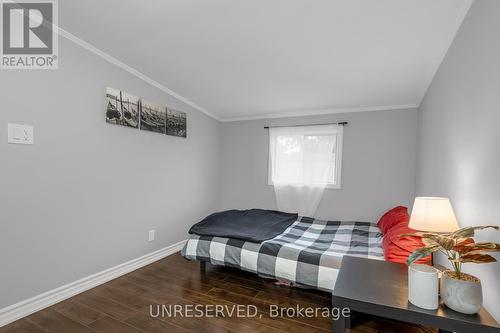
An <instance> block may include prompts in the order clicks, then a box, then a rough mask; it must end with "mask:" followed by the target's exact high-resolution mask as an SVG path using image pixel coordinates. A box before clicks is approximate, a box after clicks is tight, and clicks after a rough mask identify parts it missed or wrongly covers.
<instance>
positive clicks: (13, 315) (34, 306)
mask: <svg viewBox="0 0 500 333" xmlns="http://www.w3.org/2000/svg"><path fill="white" fill-rule="evenodd" d="M186 241H187V240H183V241H180V242H178V243H175V244H172V245H170V246H167V247H165V248H163V249H160V250H157V251H154V252H151V253H149V254H146V255H144V256H142V257H139V258H136V259H132V260H130V261H127V262H125V263H123V264H120V265H117V266H115V267H111V268H108V269H106V270H104V271H102V272H99V273H96V274H93V275H90V276H87V277H85V278H83V279H80V280H78V281H74V282H71V283H69V284H67V285H64V286H62V287H59V288H56V289H54V290H50V291H48V292H45V293H43V294H40V295H38V296H35V297H32V298H30V299H27V300H24V301H21V302H19V303H16V304H13V305H10V306H8V307H6V308H3V309H0V327H2V326H4V325H7V324H9V323H11V322H14V321H16V320H18V319H21V318H23V317H26V316H28V315H30V314H32V313H34V312H36V311H40V310H42V309H44V308H46V307H49V306H51V305H54V304H56V303H58V302H61V301H63V300H65V299H68V298H70V297H73V296H75V295H77V294H79V293H82V292H84V291H86V290H89V289H91V288H94V287H96V286H98V285H101V284H103V283H106V282H108V281H110V280H113V279H116V278H117V277H120V276H122V275H124V274H127V273H129V272H132V271H134V270H136V269H139V268H141V267H143V266H146V265H149V264H151V263H153V262H155V261H157V260H160V259H162V258H165V257H167V256H169V255H171V254H174V253H175V252H178V251H180V250H181V249H182V247H183V246H184V244H185V243H186Z"/></svg>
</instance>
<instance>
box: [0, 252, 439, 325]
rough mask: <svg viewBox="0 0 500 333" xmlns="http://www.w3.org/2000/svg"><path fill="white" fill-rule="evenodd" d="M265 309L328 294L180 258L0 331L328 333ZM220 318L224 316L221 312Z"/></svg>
mask: <svg viewBox="0 0 500 333" xmlns="http://www.w3.org/2000/svg"><path fill="white" fill-rule="evenodd" d="M158 304H159V305H169V304H172V305H174V304H180V305H187V306H189V305H191V306H193V305H197V304H202V305H229V306H232V305H233V304H244V305H252V306H254V307H255V308H256V309H257V310H258V312H259V315H258V316H256V317H255V318H237V317H236V315H234V314H233V316H232V317H230V318H228V317H225V318H223V317H218V318H186V317H181V316H175V317H166V316H164V317H153V316H151V315H150V311H151V308H150V306H151V305H153V313H154V314H155V312H156V310H155V309H156V305H158ZM270 304H276V305H279V306H280V307H297V305H298V306H301V307H314V308H321V307H329V306H330V295H329V294H328V293H323V292H318V291H311V290H303V289H298V288H290V287H286V286H276V285H274V283H273V282H272V281H269V280H266V279H262V278H259V277H257V276H256V275H254V274H250V273H246V272H242V271H239V270H235V269H228V268H224V267H215V266H211V265H207V269H206V272H205V273H201V272H200V269H199V263H198V262H189V261H187V260H185V259H184V258H182V257H181V256H180V254H178V253H177V254H174V255H172V256H170V257H167V258H165V259H162V260H160V261H157V262H155V263H153V264H151V265H149V266H146V267H143V268H141V269H138V270H136V271H134V272H132V273H129V274H127V275H124V276H122V277H120V278H117V279H115V280H113V281H110V282H108V283H106V284H104V285H101V286H99V287H96V288H94V289H91V290H89V291H86V292H84V293H82V294H79V295H77V296H75V297H72V298H70V299H68V300H66V301H63V302H61V303H58V304H56V305H54V306H51V307H50V308H47V309H44V310H41V311H39V312H37V313H34V314H32V315H30V316H28V317H25V318H23V319H21V320H18V321H16V322H14V323H12V324H10V325H7V326H4V327H2V328H0V333H7V332H8V333H20V332H34V333H38V332H45V333H47V332H51V333H73V332H74V333H80V332H81V333H85V332H113V333H115V332H116V333H128V332H130V333H136V332H142V333H144V332H301V333H302V332H306V333H307V332H328V331H331V327H332V323H331V319H329V318H323V317H321V316H320V317H317V318H302V317H298V316H296V317H292V318H289V317H286V318H283V317H279V318H271V316H270V312H269V311H270V308H269V305H270ZM226 316H227V313H226ZM352 332H359V333H361V332H364V333H376V332H388V333H389V332H391V333H392V332H409V333H422V332H433V331H432V330H430V329H426V328H422V327H416V326H410V325H406V324H403V323H397V322H394V321H388V320H384V319H380V318H373V317H360V316H357V317H356V320H355V322H354V327H353V329H352Z"/></svg>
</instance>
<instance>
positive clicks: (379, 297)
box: [332, 256, 500, 333]
mask: <svg viewBox="0 0 500 333" xmlns="http://www.w3.org/2000/svg"><path fill="white" fill-rule="evenodd" d="M332 304H333V306H334V307H340V308H344V307H347V308H350V309H351V311H352V312H361V313H365V314H369V315H374V316H379V317H383V318H390V319H395V320H400V321H404V322H408V323H413V324H419V325H424V326H430V327H434V328H437V329H439V330H440V332H459V333H466V332H474V333H475V332H485V333H489V332H496V333H499V332H500V326H499V325H498V323H497V322H496V321H495V319H494V318H493V317H492V316H491V315H490V314H489V313H488V312H487V311H486V310H484V309H481V311H480V312H479V313H478V314H476V315H466V314H462V313H458V312H456V311H453V310H451V309H449V308H447V307H446V306H445V305H444V304H440V306H439V308H438V309H437V310H425V309H422V308H419V307H417V306H415V305H413V304H411V303H410V302H409V301H408V267H407V266H406V265H403V264H395V263H391V262H387V261H382V260H372V259H366V258H357V257H349V256H345V257H344V258H343V260H342V264H341V266H340V271H339V275H338V277H337V282H336V284H335V288H334V290H333V293H332ZM333 323H334V324H333V330H334V333H341V332H345V331H346V328H348V327H349V326H350V318H344V317H341V318H340V319H339V320H334V322H333Z"/></svg>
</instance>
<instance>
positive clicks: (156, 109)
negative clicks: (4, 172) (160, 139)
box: [141, 100, 167, 134]
mask: <svg viewBox="0 0 500 333" xmlns="http://www.w3.org/2000/svg"><path fill="white" fill-rule="evenodd" d="M166 123H167V108H166V107H164V106H161V105H158V104H155V103H151V102H148V101H145V100H142V103H141V130H146V131H152V132H157V133H162V134H165V127H166Z"/></svg>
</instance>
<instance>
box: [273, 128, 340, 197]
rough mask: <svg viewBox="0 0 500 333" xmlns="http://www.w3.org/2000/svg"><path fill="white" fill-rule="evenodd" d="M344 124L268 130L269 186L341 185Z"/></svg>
mask: <svg viewBox="0 0 500 333" xmlns="http://www.w3.org/2000/svg"><path fill="white" fill-rule="evenodd" d="M342 134H343V126H339V125H318V126H316V125H315V126H297V127H275V128H270V129H269V176H268V177H269V179H268V182H269V185H273V184H289V185H293V184H297V185H315V184H325V183H326V187H328V188H337V189H338V188H340V171H341V170H340V169H341V160H342Z"/></svg>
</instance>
